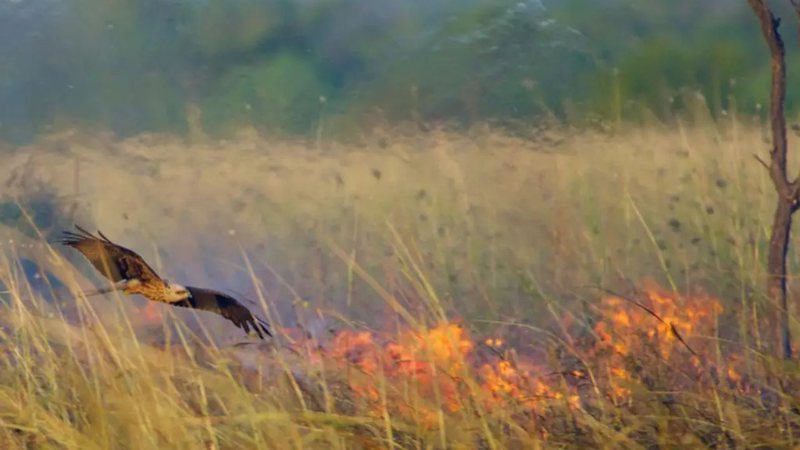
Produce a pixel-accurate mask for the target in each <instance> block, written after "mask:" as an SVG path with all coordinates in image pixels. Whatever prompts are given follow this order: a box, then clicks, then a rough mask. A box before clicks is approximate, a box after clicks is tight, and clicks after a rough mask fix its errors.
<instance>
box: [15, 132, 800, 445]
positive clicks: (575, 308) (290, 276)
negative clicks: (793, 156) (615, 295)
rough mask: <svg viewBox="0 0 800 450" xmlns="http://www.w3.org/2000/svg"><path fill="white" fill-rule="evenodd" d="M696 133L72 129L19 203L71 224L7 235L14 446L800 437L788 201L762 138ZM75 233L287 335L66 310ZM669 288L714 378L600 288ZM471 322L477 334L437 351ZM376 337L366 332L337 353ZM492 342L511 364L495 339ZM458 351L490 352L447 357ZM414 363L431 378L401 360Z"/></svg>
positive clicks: (36, 167)
mask: <svg viewBox="0 0 800 450" xmlns="http://www.w3.org/2000/svg"><path fill="white" fill-rule="evenodd" d="M701 122H702V123H701V124H700V125H697V123H698V122H697V121H695V122H693V123H694V124H693V125H681V124H677V125H674V126H659V125H648V126H641V127H638V128H631V129H626V130H620V131H617V132H616V133H601V132H592V131H576V130H567V129H557V130H551V131H548V132H547V133H546V134H543V135H540V136H539V138H538V139H536V140H523V139H520V138H515V137H511V136H508V135H505V134H503V133H500V132H498V131H496V130H492V129H490V128H485V127H484V128H481V127H478V128H475V129H473V130H471V131H470V132H468V133H454V132H449V131H446V130H440V129H436V130H433V131H430V132H428V133H424V134H419V133H407V132H405V131H404V130H402V129H393V130H385V131H382V132H376V133H375V134H374V135H370V136H367V137H365V138H364V139H363V141H361V142H354V143H353V142H351V143H348V144H342V143H326V142H323V144H324V145H322V146H319V145H318V144H317V143H311V144H309V143H305V142H291V141H286V140H274V139H270V138H269V137H264V136H257V135H255V134H254V133H243V134H242V135H240V136H239V137H237V138H236V139H233V140H230V141H227V142H213V143H211V142H206V143H203V144H198V143H187V142H184V141H183V140H180V139H177V138H173V137H167V136H140V137H137V138H132V139H127V140H124V141H121V142H120V141H115V140H113V139H109V138H107V137H104V136H102V135H99V134H91V135H89V134H80V133H65V134H62V135H57V136H55V135H54V136H49V137H43V138H42V139H41V140H40V141H39V142H37V143H36V144H35V145H32V146H30V147H27V148H21V149H16V150H15V151H14V152H13V153H11V154H7V155H4V156H2V158H0V159H2V164H0V167H2V169H0V181H3V182H4V183H5V186H6V187H7V188H6V195H5V196H4V200H5V201H6V203H4V206H3V207H4V208H5V207H11V206H9V205H13V204H14V203H13V200H12V199H18V200H19V202H20V203H21V204H22V205H23V206H24V208H25V210H26V211H29V212H30V211H34V210H36V208H43V207H45V206H47V207H50V208H52V210H53V212H52V214H51V215H50V216H47V215H39V216H36V214H34V212H31V214H32V216H34V221H36V222H37V226H38V230H40V231H41V233H42V236H38V235H37V234H36V233H35V232H33V231H30V230H32V229H31V228H30V227H28V228H27V229H28V230H29V231H28V232H27V234H25V232H24V230H25V229H26V225H25V224H26V220H27V219H25V217H22V218H20V219H19V220H18V221H16V222H14V223H7V226H6V227H5V228H4V229H3V231H2V233H5V237H4V239H3V249H4V254H5V260H4V262H3V264H4V267H3V268H1V269H0V280H2V281H3V284H4V285H5V288H6V290H7V291H9V292H8V293H7V294H5V297H4V298H5V300H6V303H7V305H6V306H5V307H3V311H4V313H3V315H2V316H3V320H2V324H3V328H2V334H0V348H3V349H4V351H5V353H6V358H5V360H4V363H3V365H2V366H1V367H0V378H2V380H3V382H2V383H0V386H2V387H0V441H2V442H3V447H4V448H23V447H25V446H32V447H33V448H95V447H97V448H172V447H175V448H192V449H195V448H358V447H367V448H368V447H377V448H388V447H392V446H395V447H396V448H406V447H410V448H475V447H481V448H509V447H512V448H513V447H518V448H535V447H545V448H549V447H570V448H580V447H585V446H587V445H588V446H590V447H602V448H641V447H648V448H651V447H658V448H661V447H665V448H672V447H683V448H685V447H686V446H689V447H692V446H716V447H719V448H730V447H740V446H744V447H752V446H757V445H758V444H762V443H766V445H768V446H771V447H792V446H796V445H797V443H796V440H797V439H798V437H799V436H798V434H800V433H798V428H797V427H798V425H799V424H800V421H799V420H798V416H797V412H796V411H797V409H796V408H797V406H798V405H797V403H796V400H795V399H793V396H792V394H791V393H792V392H793V391H792V386H794V385H795V384H794V383H795V382H796V381H795V378H796V377H797V375H798V374H800V372H798V371H797V369H796V368H795V367H794V366H793V365H786V364H779V363H778V362H776V361H775V360H773V359H771V358H770V357H768V356H767V355H766V354H764V353H763V351H762V349H763V347H764V345H765V344H766V343H770V342H771V340H772V339H773V336H772V335H771V332H772V331H773V330H772V329H771V328H770V327H769V320H768V318H769V316H770V315H771V314H773V313H774V308H773V306H772V305H769V304H768V303H767V301H766V300H765V298H764V296H763V295H762V293H761V291H760V286H761V282H762V270H763V265H762V262H763V259H764V254H763V252H764V251H765V249H766V242H767V238H768V231H769V228H768V225H769V222H770V221H769V219H770V215H771V207H772V203H773V193H772V191H771V187H770V184H769V180H768V178H767V176H766V173H764V172H763V168H761V167H760V166H759V165H758V164H757V163H756V162H755V160H754V158H753V157H752V154H753V153H755V152H762V151H764V149H765V148H766V144H765V142H764V137H763V136H764V130H763V129H762V128H761V127H760V126H758V124H754V123H750V122H747V121H744V120H739V119H737V118H729V119H727V120H724V121H721V122H718V123H711V122H709V121H701ZM793 140H794V139H793ZM792 144H795V142H792ZM72 221H77V222H79V223H81V224H83V225H84V226H86V227H88V228H100V229H101V230H103V232H104V233H105V234H106V235H108V236H109V237H111V238H112V239H115V240H117V241H118V242H120V243H121V244H123V245H126V246H128V247H132V248H135V249H136V250H137V251H139V252H140V253H142V254H143V256H144V257H145V258H146V259H148V260H150V261H152V262H153V263H154V264H155V266H156V267H157V269H158V270H160V271H162V272H163V273H164V274H165V275H166V276H167V277H169V278H171V279H176V280H178V281H179V282H182V283H185V284H196V285H206V286H214V287H217V288H222V289H229V290H230V291H231V292H235V293H239V294H241V295H242V296H244V297H247V298H250V299H253V301H254V303H255V305H259V304H265V305H268V306H269V310H268V311H265V314H268V315H269V316H270V317H271V318H272V322H273V323H275V324H276V327H277V328H279V329H281V330H282V333H281V336H282V338H281V339H279V341H278V343H277V344H275V345H271V344H262V345H259V346H255V345H249V346H245V347H237V346H234V345H232V343H234V342H238V341H241V340H242V339H243V337H242V336H241V333H240V332H239V330H237V329H235V328H233V327H232V326H231V325H230V324H229V323H227V322H226V321H224V320H222V319H218V318H216V317H213V316H211V315H206V314H202V315H194V314H192V313H191V312H187V311H171V310H169V309H166V308H161V307H160V306H157V307H156V312H157V313H158V314H159V316H158V317H157V318H156V319H155V320H153V319H147V318H146V317H143V316H142V314H141V311H140V310H139V308H141V307H142V305H143V304H144V301H142V300H140V299H128V298H126V299H119V298H115V297H113V296H109V297H108V298H93V299H89V300H87V299H85V298H80V297H79V298H78V299H75V300H73V299H71V297H70V296H69V295H68V294H69V292H78V291H79V290H80V288H87V287H89V286H90V284H91V281H90V280H89V279H86V278H83V277H82V276H81V275H80V273H79V272H78V271H76V270H75V269H74V268H73V266H72V264H71V263H78V267H79V268H80V269H81V270H82V273H84V274H88V273H90V271H89V270H87V267H86V265H84V264H83V263H81V262H79V261H80V260H79V259H77V258H74V255H71V254H69V253H67V252H65V251H63V249H60V248H52V249H51V248H50V247H49V246H48V245H47V244H46V240H48V239H49V240H52V238H53V237H54V236H55V234H54V233H57V232H59V231H60V230H61V229H62V228H63V227H65V226H68V225H69V223H70V222H72ZM20 230H23V231H20ZM9 239H11V240H13V243H9V242H8V241H9ZM795 248H796V247H795ZM65 256H66V258H68V259H69V261H67V260H66V259H65V258H64V257H65ZM790 260H791V264H792V266H796V263H797V258H796V257H795V256H794V254H792V255H790ZM31 263H35V264H36V265H37V266H38V267H39V269H41V271H42V272H43V273H44V272H49V273H50V275H51V278H50V280H51V281H52V280H58V283H60V284H58V283H57V286H55V289H54V291H55V292H51V291H50V286H48V285H47V283H42V278H31V277H28V278H26V277H25V276H24V274H25V272H26V271H27V272H28V274H29V275H30V272H31V269H30V264H31ZM25 264H28V265H27V266H26V265H25ZM648 278H652V279H654V280H656V281H657V283H658V284H660V285H661V286H664V287H666V288H667V291H673V290H674V291H676V292H681V293H684V294H687V295H686V296H675V297H674V298H673V297H669V295H672V294H663V296H661V297H658V298H668V302H667V303H668V304H669V305H679V307H678V309H677V310H676V309H675V308H674V307H672V306H670V307H667V306H664V308H666V309H663V310H658V311H659V312H660V313H661V314H662V315H664V317H671V319H669V320H672V321H674V322H671V323H688V324H689V325H690V326H688V328H682V329H681V330H682V332H683V333H685V334H687V336H685V337H686V338H687V342H689V343H690V346H691V348H692V351H697V353H698V354H700V355H701V358H699V360H700V362H698V358H697V357H692V355H691V354H690V353H689V351H688V350H686V349H683V348H682V347H681V346H678V345H672V344H670V345H671V346H670V347H669V351H667V352H666V353H665V350H664V347H663V345H665V344H663V343H662V341H663V342H669V341H670V339H674V336H673V337H672V338H670V336H672V335H671V334H670V331H669V329H668V328H666V329H661V330H659V325H658V322H657V321H656V320H655V319H654V318H652V317H650V316H648V315H646V314H645V315H636V314H637V313H636V311H639V313H641V310H640V309H639V308H638V307H636V306H633V305H632V303H629V302H624V301H621V300H617V301H616V303H615V302H614V301H613V300H612V301H610V303H609V298H606V299H605V300H603V301H601V299H603V297H604V296H603V295H601V293H600V292H599V291H598V290H597V289H595V288H594V286H605V287H609V288H614V289H618V290H620V291H624V292H628V293H629V295H631V296H633V297H634V298H635V299H636V300H637V301H640V302H644V303H647V302H650V303H652V302H656V303H657V301H656V300H653V298H654V297H652V296H651V297H648V294H641V293H639V294H636V293H632V291H631V290H630V286H631V285H632V284H636V283H638V282H639V281H641V280H643V279H648ZM697 288H703V289H704V290H705V291H707V292H711V293H713V294H714V295H716V296H717V297H718V298H720V299H722V300H720V303H721V306H722V312H721V313H719V314H718V313H717V312H713V313H711V312H704V313H702V314H700V313H697V314H695V313H691V314H689V315H686V316H685V315H682V314H684V313H683V312H682V311H683V309H685V310H686V311H700V310H703V309H702V308H703V307H702V305H698V304H696V302H697V301H698V300H697V299H705V298H706V297H703V296H698V295H697V294H692V295H688V293H694V292H695V290H696V289H697ZM648 292H655V291H648ZM664 296H666V297H664ZM50 297H55V298H56V299H55V300H52V299H50ZM262 300H263V303H262ZM681 302H684V303H681ZM685 302H688V303H685ZM692 302H695V303H692ZM621 305H627V306H625V307H624V308H623V306H621ZM256 307H257V306H256ZM621 308H622V309H621ZM625 308H627V309H625ZM669 308H672V309H669ZM681 308H683V309H681ZM262 309H263V308H262ZM619 311H623V312H625V314H626V315H625V317H623V316H619V315H615V313H616V312H619ZM703 311H705V310H703ZM151 312H152V311H151ZM452 320H456V321H459V322H461V323H463V324H464V325H465V331H464V333H466V334H464V335H463V337H462V336H461V335H459V336H450V335H448V336H449V337H447V338H441V340H442V342H444V343H443V344H441V346H440V347H439V348H438V349H437V348H428V347H426V346H424V345H422V344H418V343H417V344H415V342H417V341H418V340H421V341H430V340H432V339H433V337H432V336H434V335H431V334H430V333H432V332H437V333H438V331H435V330H439V329H440V328H437V327H445V328H443V329H444V330H447V329H449V328H447V327H446V325H445V324H446V323H449V321H452ZM598 323H605V325H604V326H603V327H605V328H603V327H601V328H598ZM184 324H188V327H187V326H185V325H184ZM793 326H795V328H796V330H795V335H797V334H798V333H800V327H797V323H796V322H795V323H793ZM626 327H627V328H626ZM301 329H302V330H303V332H300V330H301ZM332 329H333V330H338V331H337V333H338V334H337V337H335V338H334V336H333V335H332V332H331V330H332ZM609 329H610V331H609ZM347 330H356V331H347ZM432 330H433V331H432ZM652 330H656V331H655V332H654V333H650V334H648V331H652ZM368 331H369V332H368ZM640 331H641V332H643V333H644V334H642V335H641V336H639V332H640ZM356 332H361V333H366V334H362V335H360V336H361V337H360V338H358V339H362V340H363V341H364V342H361V341H358V339H356V338H353V339H356V340H355V341H353V340H352V339H351V340H349V341H346V340H345V341H341V339H345V338H343V337H342V336H345V337H347V336H350V335H348V334H346V333H356ZM367 332H368V333H367ZM303 333H308V334H309V335H310V336H311V338H312V339H311V340H310V341H306V340H303V339H299V337H300V336H301V335H302V334H303ZM409 333H410V334H409ZM459 333H460V332H459ZM603 333H606V334H603ZM623 335H624V336H628V338H626V339H628V340H624V341H622V340H619V338H613V336H623ZM353 336H359V335H358V334H355V335H353ZM415 336H416V337H415ZM436 336H438V335H436ZM604 336H605V339H606V340H605V341H602V340H601V341H602V342H606V344H607V345H606V344H603V345H601V344H599V343H598V342H601V341H598V340H597V339H599V338H602V337H604ZM631 336H634V337H635V339H633V340H632V341H631V340H629V339H632V338H631ZM351 337H352V336H351ZM497 337H500V338H502V339H503V341H504V342H503V345H502V346H500V347H502V348H501V349H497V348H494V349H493V348H491V347H497V346H496V345H494V344H492V342H494V341H489V342H490V344H486V342H487V341H485V338H492V339H494V338H497ZM337 339H339V341H337ZM437 339H440V338H437ZM452 339H455V344H454V343H453V341H451V340H452ZM653 339H655V341H654V340H653ZM403 342H405V343H403ZM437 342H438V341H437ZM459 342H467V343H468V345H467V344H464V345H465V346H468V347H469V349H466V347H464V346H462V347H458V348H461V349H462V350H459V351H455V350H448V351H447V352H446V354H447V355H450V356H447V358H445V360H440V359H437V358H439V357H440V356H441V352H442V351H443V350H441V349H442V348H447V347H448V346H449V345H456V344H458V343H459ZM609 342H611V344H608V343H609ZM316 345H323V347H325V350H319V349H317V348H316V347H315V346H316ZM392 345H400V347H392ZM604 345H606V346H604ZM620 345H622V347H621V346H620ZM288 347H292V348H293V349H294V352H293V351H290V350H289V349H288ZM409 349H410V350H409ZM356 350H357V351H356ZM295 352H299V355H298V354H297V353H295ZM354 352H355V353H354ZM400 354H402V355H406V356H404V357H402V358H400V357H398V356H397V355H400ZM407 354H412V355H413V357H412V360H414V361H416V358H420V361H419V362H420V363H421V364H423V366H422V367H423V368H422V369H420V370H422V371H423V372H424V373H425V374H426V376H427V377H428V378H427V379H426V378H424V377H420V376H419V374H417V375H414V376H411V375H410V374H409V373H406V372H403V371H401V370H399V369H398V367H401V368H402V367H406V366H405V365H404V364H407V361H406V360H407V359H408V356H407ZM437 355H439V356H437ZM452 355H456V356H452ZM393 358H400V359H396V360H395V359H393ZM365 361H366V362H365ZM369 361H372V362H369ZM392 361H393V362H392ZM503 361H506V362H503ZM365 364H367V365H366V366H365ZM487 365H488V366H487ZM676 367H677V368H680V369H681V370H675V368H676ZM726 367H730V368H731V370H732V371H728V372H725V371H726V370H727V369H726ZM357 369H358V370H357ZM437 370H439V372H436V371H437ZM431 371H433V372H435V373H433V372H431ZM575 371H579V372H580V376H577V375H575V373H577V372H575ZM432 373H433V374H432ZM548 373H550V374H552V373H562V376H556V377H555V378H553V377H552V375H548ZM565 373H566V374H572V375H571V376H567V375H563V374H565ZM687 373H692V374H693V375H692V376H689V375H687ZM722 373H727V375H726V376H723V375H721V374H722ZM442 374H444V376H446V378H447V379H449V380H450V381H444V379H442V378H441V377H442V376H443V375H442ZM587 374H588V375H587ZM548 376H549V378H545V377H548ZM431 377H433V378H431ZM425 380H427V381H425ZM587 380H588V381H587ZM623 380H628V381H625V382H624V383H623ZM537 383H538V384H537ZM626 383H627V384H626ZM623 384H624V385H623ZM364 386H371V387H372V388H373V390H367V391H363V390H359V389H358V388H363V387H364ZM426 389H430V390H428V391H426ZM537 392H538V394H537V395H539V396H541V397H542V399H539V400H538V401H537V402H534V403H531V402H530V401H529V400H530V399H528V398H527V396H529V395H531V393H537ZM501 394H502V395H501ZM544 394H547V395H546V396H545V395H544ZM509 395H510V397H508V396H509ZM498 396H499V397H498ZM545 397H546V398H547V399H548V400H544V399H543V398H545ZM498 398H500V400H498ZM498 401H500V403H499V405H500V406H501V407H498V406H497V405H498V403H497V402H498ZM403 405H405V406H403ZM448 405H449V406H448ZM404 408H405V409H404ZM409 408H410V409H409ZM409 411H410V412H409Z"/></svg>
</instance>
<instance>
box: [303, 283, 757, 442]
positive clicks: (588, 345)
mask: <svg viewBox="0 0 800 450" xmlns="http://www.w3.org/2000/svg"><path fill="white" fill-rule="evenodd" d="M721 312H722V307H721V305H720V302H719V301H718V300H717V299H715V298H713V297H711V296H708V295H706V294H702V293H700V294H695V295H678V294H674V293H671V292H668V291H666V290H663V289H662V288H660V287H659V286H658V285H656V284H654V283H646V284H645V290H644V293H643V294H642V295H638V296H637V297H636V298H635V299H628V298H623V297H622V296H614V295H608V296H606V297H604V298H602V299H601V300H600V302H599V304H598V307H597V310H596V319H597V320H596V322H595V325H594V326H593V327H592V329H591V331H592V332H593V335H594V338H591V339H583V338H581V339H578V340H577V341H576V342H579V344H577V348H576V351H577V352H578V353H579V354H580V355H581V360H582V361H583V363H582V364H583V365H582V366H573V367H568V368H567V369H566V370H564V369H563V368H561V369H555V368H553V367H552V365H551V364H552V362H551V364H548V363H545V362H544V361H540V359H541V357H539V358H537V357H534V356H532V355H530V354H527V355H525V354H518V353H517V352H516V350H515V349H514V345H513V343H512V342H514V341H509V339H508V338H500V337H485V338H482V339H480V340H478V341H476V340H473V338H472V337H471V336H470V333H469V332H468V331H467V330H466V329H465V328H464V327H463V326H461V325H459V324H457V323H453V322H447V323H439V324H436V325H435V326H433V327H431V328H427V329H413V330H412V329H406V330H402V331H400V332H399V333H398V334H397V335H396V336H394V338H392V339H389V338H382V337H381V336H379V335H378V334H376V333H374V332H370V331H343V332H340V333H338V334H337V335H336V336H335V337H334V338H333V340H332V341H331V342H330V343H329V345H328V346H327V347H325V349H324V350H321V356H320V358H316V359H315V358H312V360H317V359H318V360H322V359H325V360H328V361H331V362H332V363H333V364H335V365H337V366H338V367H340V368H343V369H355V372H353V371H350V372H348V373H350V374H351V376H350V377H348V380H349V386H350V390H351V392H352V393H353V395H354V396H355V399H357V400H359V401H361V402H363V403H364V404H366V405H367V409H368V411H372V413H373V414H375V415H376V416H380V415H381V414H384V413H385V412H386V411H390V412H391V414H395V415H399V416H401V417H402V418H404V419H405V420H410V421H412V422H415V423H417V424H418V425H421V426H423V427H425V428H433V427H436V426H438V425H439V424H440V423H441V420H442V416H441V414H442V413H444V414H445V417H446V415H448V414H477V412H476V411H484V412H492V411H516V412H521V413H524V412H527V413H533V415H529V417H539V416H540V415H541V414H544V413H545V412H546V411H547V410H548V408H551V407H557V406H558V405H561V407H566V408H570V409H573V410H579V409H581V408H582V407H583V405H586V404H590V403H591V402H597V401H600V400H601V399H608V400H610V401H612V402H613V404H614V405H617V406H621V405H630V404H631V402H632V401H634V396H635V392H636V387H637V386H640V385H641V384H642V382H643V381H642V376H641V375H640V374H639V372H638V371H640V370H641V367H638V368H637V364H639V366H641V363H640V362H641V360H642V358H644V357H647V358H653V357H655V358H662V359H663V360H665V361H667V362H668V364H669V365H675V364H678V365H681V366H682V367H685V368H687V367H688V368H691V367H694V368H700V366H702V365H703V364H705V362H704V360H703V359H701V358H699V357H698V354H697V353H696V351H702V352H705V350H707V349H706V348H705V347H706V345H704V343H706V342H708V340H707V339H706V340H704V339H696V337H697V336H713V335H714V331H715V326H716V319H717V315H718V314H720V313H721ZM565 324H567V326H568V327H569V328H570V329H571V332H573V333H575V334H576V335H579V334H580V335H584V336H586V331H587V330H586V328H583V329H580V328H579V324H577V323H574V322H572V321H570V320H569V319H565ZM481 348H483V349H484V350H482V351H479V350H481ZM318 356H319V355H318ZM554 373H555V374H562V375H561V376H553V374H554ZM723 374H724V375H726V378H727V380H728V381H729V382H733V383H739V382H741V380H742V376H741V375H740V373H739V372H738V370H737V368H736V365H735V364H734V363H733V361H731V362H730V364H727V366H726V368H725V369H724V370H723ZM587 384H589V385H591V387H592V389H589V390H586V389H584V390H580V389H579V386H581V385H583V386H586V385H587ZM587 402H589V403H587ZM540 431H541V430H540ZM545 434H546V433H545Z"/></svg>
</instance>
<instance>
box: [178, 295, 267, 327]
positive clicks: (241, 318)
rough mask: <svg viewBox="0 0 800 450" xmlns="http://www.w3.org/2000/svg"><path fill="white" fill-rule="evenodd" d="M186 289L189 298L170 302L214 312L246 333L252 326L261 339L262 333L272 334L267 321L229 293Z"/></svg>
mask: <svg viewBox="0 0 800 450" xmlns="http://www.w3.org/2000/svg"><path fill="white" fill-rule="evenodd" d="M186 290H187V291H189V294H190V297H189V298H187V299H186V300H181V301H179V302H172V303H170V304H171V305H175V306H182V307H184V308H194V309H202V310H206V311H211V312H215V313H217V314H219V315H221V316H222V317H224V318H226V319H228V320H230V321H231V322H233V324H234V325H236V326H237V327H239V328H241V329H243V330H244V331H245V332H246V333H249V332H250V329H251V328H252V329H253V330H255V332H256V333H258V337H260V338H261V339H264V333H266V335H267V336H272V333H271V332H270V331H269V325H268V324H267V322H265V321H263V320H261V319H259V318H258V317H256V316H255V315H253V313H251V312H250V310H249V309H247V308H246V307H245V306H244V305H242V304H241V303H239V301H238V300H236V299H235V298H233V297H231V296H230V295H227V294H223V293H222V292H218V291H214V290H211V289H203V288H198V287H193V286H186Z"/></svg>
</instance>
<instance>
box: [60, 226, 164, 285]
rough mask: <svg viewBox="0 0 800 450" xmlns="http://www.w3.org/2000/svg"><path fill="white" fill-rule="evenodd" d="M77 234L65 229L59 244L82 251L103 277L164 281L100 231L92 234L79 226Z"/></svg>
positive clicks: (133, 253) (118, 279) (138, 258)
mask: <svg viewBox="0 0 800 450" xmlns="http://www.w3.org/2000/svg"><path fill="white" fill-rule="evenodd" d="M75 228H77V229H78V233H75V232H72V231H65V232H64V238H63V239H61V243H62V244H64V245H68V246H70V247H72V248H74V249H76V250H78V251H79V252H81V253H82V254H83V256H85V257H86V259H87V260H89V262H90V263H92V265H93V266H94V268H95V269H97V270H98V271H99V272H100V273H101V274H102V275H103V276H105V277H106V278H108V279H109V280H111V281H113V282H115V283H118V282H120V281H129V280H133V279H138V280H139V281H141V282H142V283H145V284H146V283H148V282H161V283H163V282H164V281H163V280H162V279H161V277H159V276H158V274H156V272H155V271H154V270H153V269H152V268H151V267H150V266H149V265H147V263H146V262H145V261H144V259H143V258H142V257H141V256H139V255H138V254H137V253H136V252H134V251H133V250H129V249H127V248H125V247H122V246H120V245H117V244H115V243H113V242H111V241H110V240H109V239H108V238H107V237H105V235H104V234H103V233H101V232H100V231H98V232H97V233H98V234H99V235H100V236H99V237H96V236H94V235H92V234H91V233H89V232H88V231H86V230H84V229H83V228H81V227H79V226H77V225H76V226H75Z"/></svg>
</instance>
